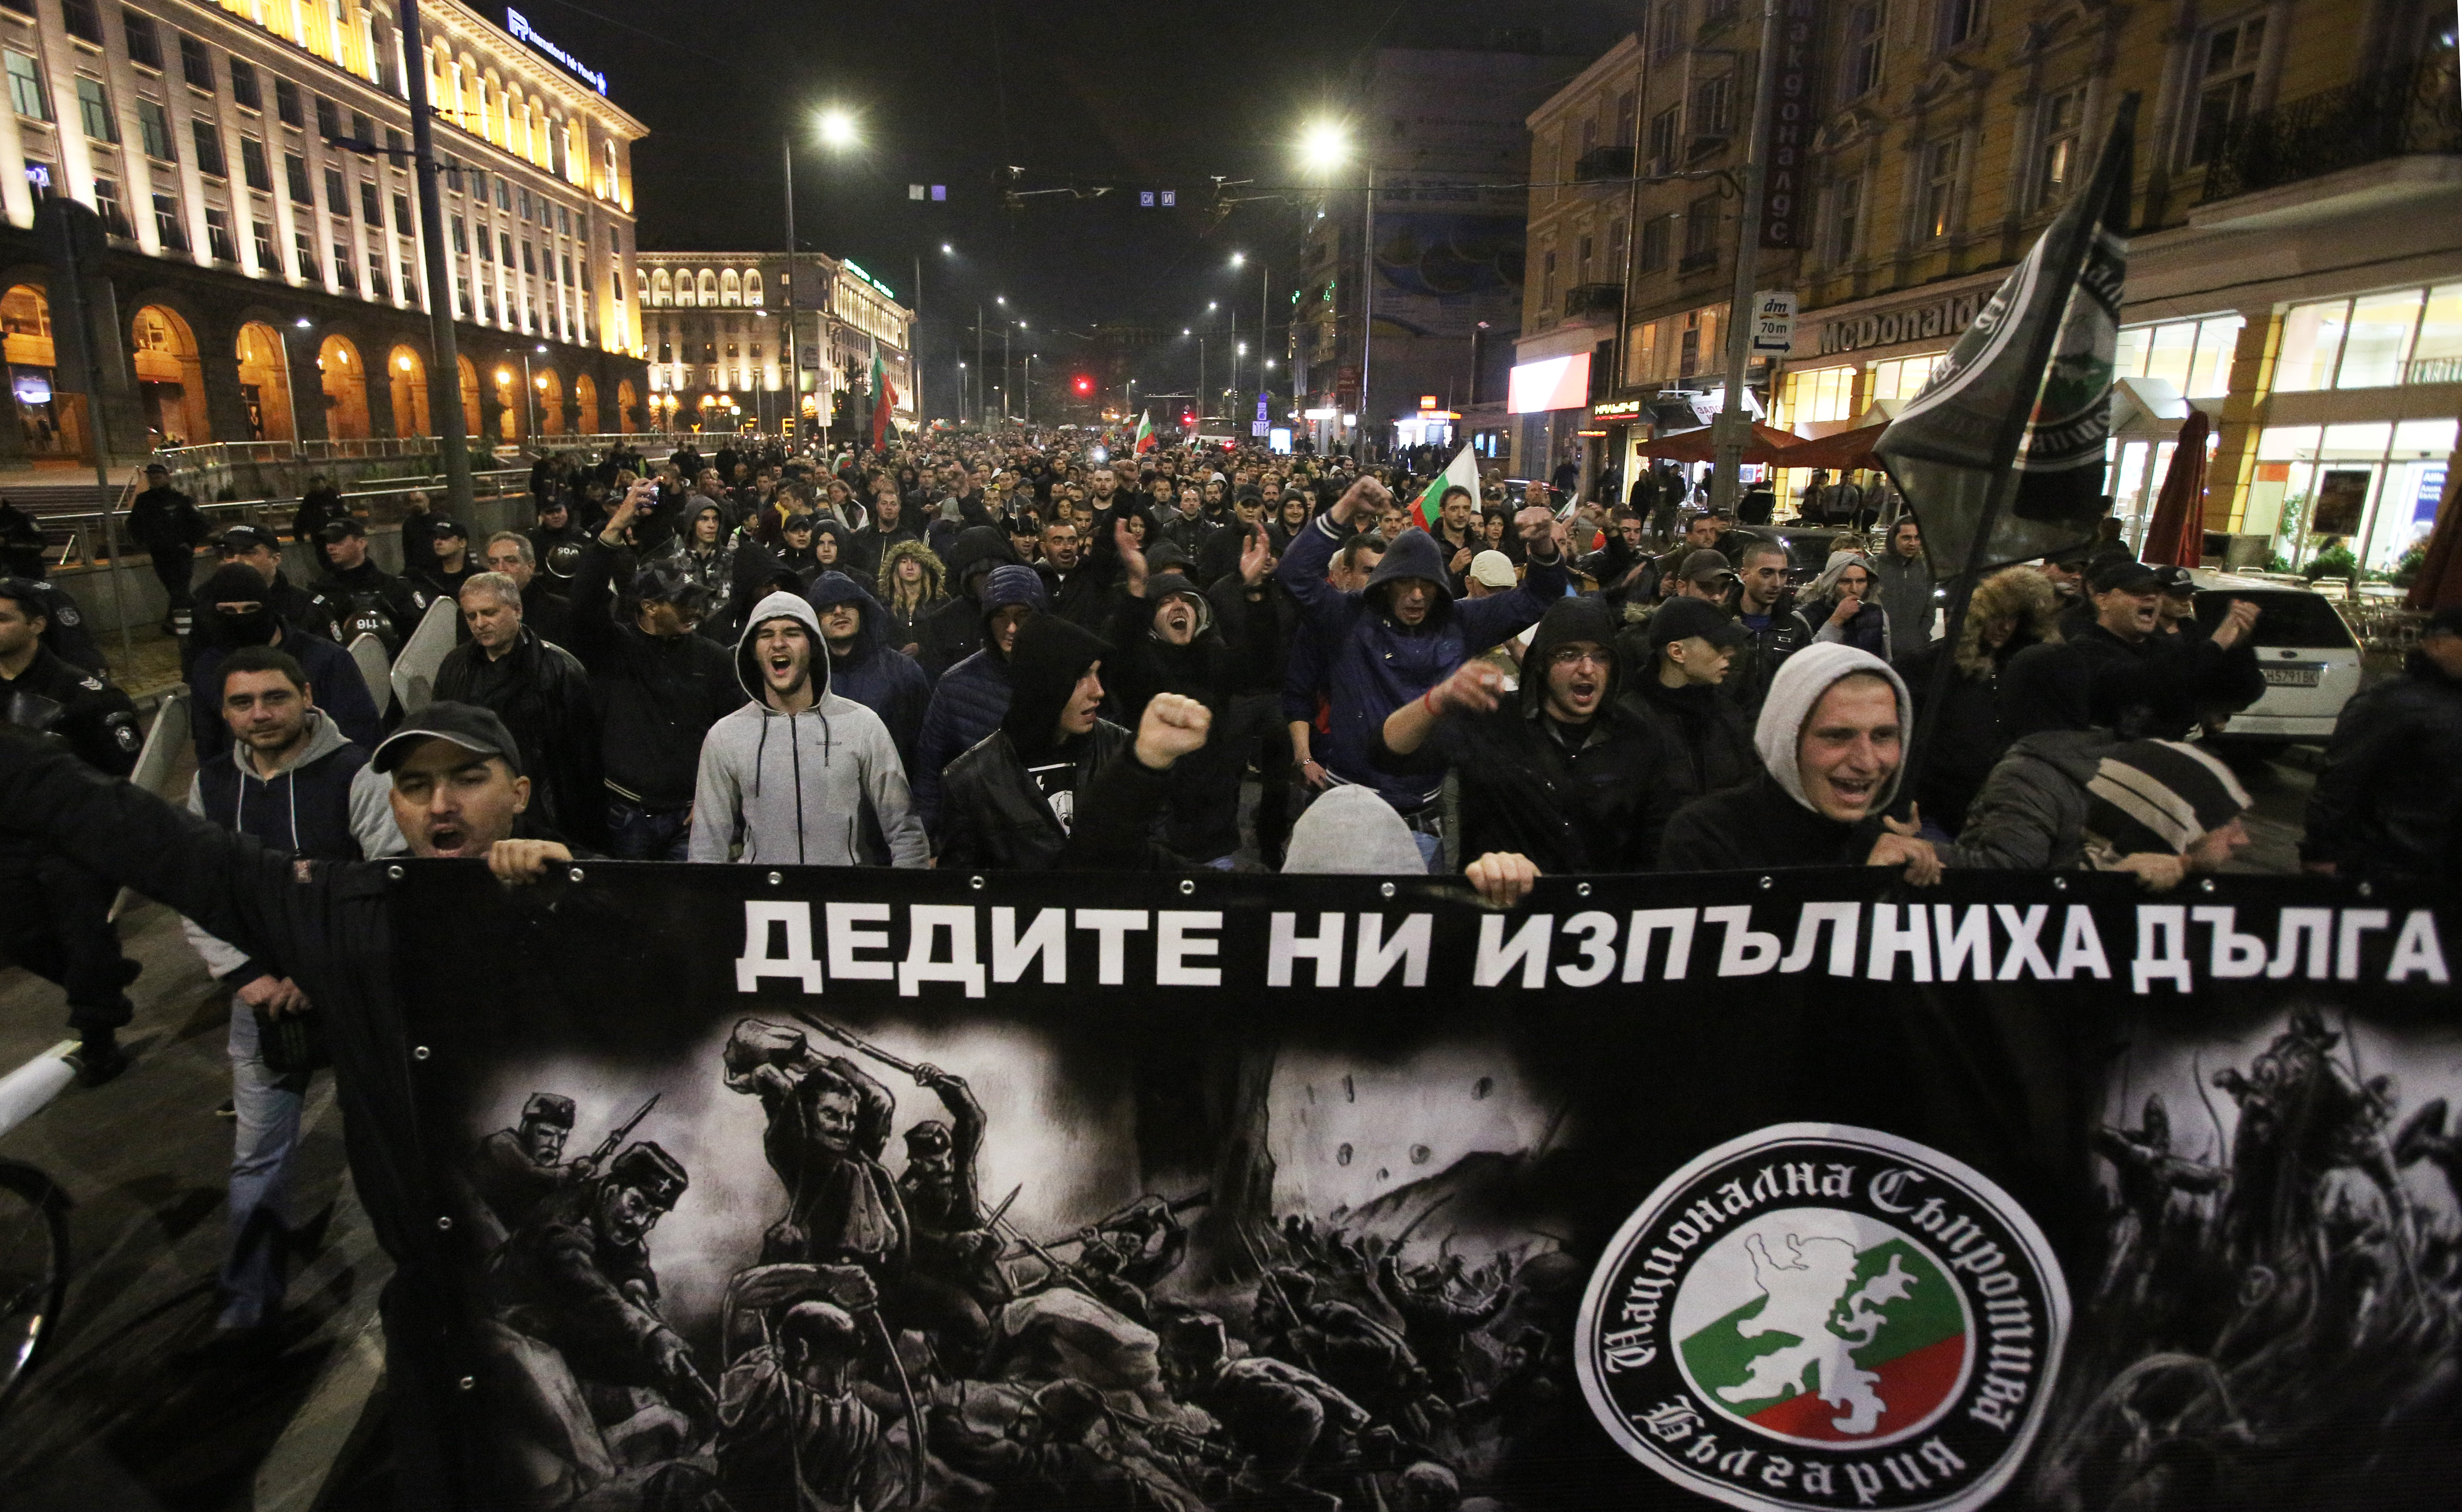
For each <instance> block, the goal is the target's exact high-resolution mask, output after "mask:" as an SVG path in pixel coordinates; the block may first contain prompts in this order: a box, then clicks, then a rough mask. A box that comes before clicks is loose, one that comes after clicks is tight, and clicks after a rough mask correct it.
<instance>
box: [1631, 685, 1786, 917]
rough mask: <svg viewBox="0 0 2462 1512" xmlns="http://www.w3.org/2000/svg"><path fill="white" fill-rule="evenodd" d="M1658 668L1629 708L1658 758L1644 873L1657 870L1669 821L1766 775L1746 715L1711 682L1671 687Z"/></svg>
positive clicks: (1634, 690)
mask: <svg viewBox="0 0 2462 1512" xmlns="http://www.w3.org/2000/svg"><path fill="white" fill-rule="evenodd" d="M1657 670H1658V669H1657V668H1656V667H1655V666H1652V667H1650V668H1649V669H1648V670H1646V671H1644V672H1642V673H1640V674H1639V675H1638V676H1636V677H1635V678H1634V679H1633V680H1631V682H1630V683H1629V684H1628V686H1629V687H1630V688H1631V692H1629V693H1627V694H1626V695H1625V696H1624V701H1623V702H1624V705H1625V707H1626V709H1627V710H1628V711H1629V712H1630V713H1631V715H1632V716H1633V717H1634V718H1637V719H1638V720H1639V721H1640V722H1641V724H1642V725H1643V726H1644V727H1645V728H1646V729H1648V731H1649V732H1650V738H1651V744H1652V749H1653V753H1654V759H1653V760H1652V765H1651V770H1650V776H1649V778H1648V779H1647V785H1646V790H1647V792H1648V794H1649V799H1648V802H1647V804H1646V806H1645V809H1644V813H1643V818H1642V827H1643V832H1642V854H1643V860H1642V869H1646V868H1648V867H1650V866H1654V865H1655V864H1656V863H1657V859H1658V847H1659V842H1660V840H1661V838H1662V837H1663V836H1664V835H1665V834H1666V832H1667V822H1668V821H1669V820H1670V819H1673V818H1674V817H1675V810H1678V809H1681V808H1683V807H1684V806H1685V805H1686V804H1688V803H1691V802H1692V801H1693V800H1694V799H1695V798H1700V797H1705V796H1707V795H1709V794H1711V793H1714V792H1719V791H1722V790H1724V789H1726V788H1735V787H1739V786H1741V785H1742V784H1744V783H1748V782H1750V781H1752V780H1753V778H1754V777H1755V776H1756V775H1758V774H1759V773H1760V765H1761V759H1760V754H1759V753H1757V752H1756V751H1755V750H1754V749H1753V732H1752V730H1751V728H1750V727H1749V726H1747V725H1746V724H1744V716H1743V714H1742V713H1741V712H1740V711H1739V710H1738V709H1737V707H1736V706H1735V705H1734V704H1733V703H1731V702H1727V700H1726V699H1725V698H1724V697H1723V696H1721V695H1720V693H1719V691H1718V690H1717V688H1716V687H1713V686H1710V685H1708V684H1696V685H1692V686H1687V687H1680V688H1671V687H1669V686H1667V685H1666V684H1665V683H1663V682H1661V681H1659V680H1658V677H1657Z"/></svg>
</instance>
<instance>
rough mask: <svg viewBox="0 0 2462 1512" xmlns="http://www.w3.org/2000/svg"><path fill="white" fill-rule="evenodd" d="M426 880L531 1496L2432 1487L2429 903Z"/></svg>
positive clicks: (1450, 1500) (2433, 1188)
mask: <svg viewBox="0 0 2462 1512" xmlns="http://www.w3.org/2000/svg"><path fill="white" fill-rule="evenodd" d="M403 874H404V875H402V876H401V878H400V880H399V881H397V882H396V884H395V887H396V892H397V903H398V911H397V937H396V938H397V939H398V940H401V941H403V944H402V945H401V947H400V961H399V970H400V980H401V981H402V983H403V984H404V1004H405V1013H406V1022H407V1025H408V1027H409V1037H410V1041H411V1043H410V1045H409V1046H408V1047H406V1048H405V1055H406V1062H405V1064H407V1065H408V1066H409V1068H410V1072H409V1074H410V1075H411V1076H412V1078H413V1080H414V1084H415V1086H416V1089H417V1091H418V1097H419V1104H420V1109H421V1112H420V1118H419V1127H418V1129H417V1130H415V1131H401V1132H399V1145H400V1150H401V1151H402V1152H404V1154H403V1157H404V1158H405V1159H410V1160H414V1161H419V1162H423V1163H424V1164H425V1166H426V1170H425V1172H424V1176H425V1178H426V1179H425V1184H426V1185H427V1186H428V1187H429V1188H430V1189H431V1190H433V1191H434V1192H436V1193H437V1194H438V1197H437V1201H438V1202H439V1204H440V1206H442V1207H443V1208H444V1209H445V1211H443V1212H441V1213H439V1214H438V1215H436V1220H435V1221H434V1222H433V1223H432V1225H423V1226H432V1227H433V1229H435V1230H436V1231H439V1232H441V1233H442V1234H443V1236H444V1242H445V1246H446V1252H447V1254H448V1255H449V1257H450V1259H449V1262H448V1263H447V1264H446V1265H445V1266H444V1267H443V1268H444V1270H445V1272H446V1274H445V1276H444V1277H443V1285H441V1286H439V1287H436V1288H432V1289H430V1290H428V1291H425V1292H423V1293H422V1295H423V1296H427V1297H431V1298H433V1299H435V1300H434V1301H433V1302H432V1303H431V1304H430V1305H431V1306H433V1307H436V1308H437V1309H438V1310H439V1311H440V1312H441V1313H442V1314H443V1315H442V1316H439V1317H436V1318H433V1319H421V1320H418V1323H419V1325H420V1328H421V1336H422V1337H431V1338H434V1339H438V1340H442V1341H443V1342H442V1344H441V1345H440V1346H439V1348H440V1349H441V1350H443V1353H442V1355H440V1356H439V1358H440V1359H441V1361H442V1363H443V1371H442V1372H441V1373H439V1374H438V1376H437V1379H436V1381H435V1382H434V1385H435V1387H436V1392H435V1395H436V1397H437V1400H435V1401H434V1402H433V1403H432V1404H430V1405H431V1406H432V1408H433V1410H434V1415H435V1418H436V1420H437V1421H440V1422H443V1423H444V1424H446V1425H448V1429H449V1431H450V1432H451V1433H452V1434H453V1435H454V1436H456V1437H457V1438H458V1440H459V1442H458V1444H457V1445H456V1447H457V1449H458V1452H459V1456H460V1459H461V1461H462V1462H464V1463H465V1464H467V1465H469V1466H471V1467H472V1470H471V1474H472V1475H474V1476H475V1477H477V1478H478V1479H479V1480H482V1481H484V1482H485V1483H484V1484H483V1485H479V1486H475V1487H473V1488H472V1490H471V1491H470V1493H469V1496H468V1500H467V1504H469V1505H474V1506H489V1507H497V1506H502V1507H531V1506H540V1507H545V1506H586V1507H636V1506H638V1507H677V1508H682V1507H690V1508H697V1509H702V1512H714V1509H719V1508H732V1509H734V1512H754V1509H762V1508H773V1507H775V1508H808V1507H810V1508H817V1507H849V1508H852V1507H856V1506H861V1507H863V1508H866V1509H872V1508H884V1507H895V1506H902V1505H913V1504H921V1505H932V1506H944V1507H953V1508H954V1507H988V1508H1017V1507H1064V1506H1065V1507H1079V1506H1083V1507H1090V1508H1091V1507H1102V1508H1112V1507H1155V1508H1185V1509H1195V1508H1199V1507H1220V1508H1232V1507H1276V1508H1321V1509H1331V1508H1335V1507H1345V1508H1360V1509H1370V1508H1392V1509H1397V1512H1399V1509H1437V1508H1452V1507H1457V1506H1460V1507H1477V1508H1486V1509H1500V1508H1501V1509H1519V1508H1577V1507H1578V1508H1595V1507H1627V1506H1637V1505H1638V1506H1657V1505H1667V1506H1682V1505H1701V1504H1704V1501H1705V1499H1709V1500H1714V1501H1721V1502H1725V1503H1728V1504H1731V1505H1736V1506H1742V1507H1756V1508H1799V1507H1838V1508H1863V1507H1871V1508H1884V1507H1886V1508H1965V1507H1972V1506H1979V1505H1983V1504H1985V1503H1987V1502H1993V1501H1996V1499H1997V1500H1998V1504H2002V1505H2025V1506H2041V1507H2046V1508H2051V1507H2059V1508H2103V1507H2115V1508H2116V1507H2128V1508H2144V1509H2155V1508H2173V1507H2182V1508H2186V1507H2207V1506H2214V1507H2222V1506H2231V1507H2272V1506H2280V1507H2293V1506H2323V1505H2356V1504H2366V1505H2370V1506H2386V1505H2397V1504H2408V1503H2410V1502H2419V1503H2422V1504H2424V1503H2425V1502H2426V1501H2428V1499H2429V1497H2430V1487H2434V1488H2436V1494H2437V1495H2438V1496H2439V1497H2441V1496H2442V1495H2443V1494H2444V1488H2446V1487H2448V1486H2450V1485H2451V1483H2452V1481H2451V1476H2452V1474H2453V1472H2454V1471H2455V1470H2456V1469H2457V1468H2462V1465H2457V1464H2456V1462H2455V1461H2456V1458H2462V1457H2457V1451H2456V1449H2455V1445H2456V1443H2457V1441H2462V1436H2457V1435H2456V1433H2455V1428H2456V1426H2457V1423H2456V1418H2457V1415H2462V1412H2457V1401H2456V1397H2457V1393H2462V1385H2457V1381H2458V1380H2462V1375H2457V1372H2456V1371H2455V1369H2454V1367H2453V1364H2452V1361H2453V1358H2454V1342H2455V1341H2454V1327H2455V1320H2456V1312H2457V1302H2458V1301H2462V1280H2457V1270H2462V1265H2457V1253H2462V1250H2457V1234H2458V1233H2462V1223H2457V1208H2456V1194H2455V1189H2454V1183H2455V1181H2456V1180H2457V1179H2462V1177H2457V1174H2456V1173H2457V1172H2462V1139H2457V1137H2456V1132H2455V1131H2452V1130H2451V1129H2450V1128H2449V1125H2448V1121H2447V1108H2448V1104H2449V1102H2450V1101H2451V1099H2452V1098H2454V1097H2455V1096H2456V1095H2462V1012H2457V1010H2456V1007H2455V1003H2454V998H2453V994H2452V989H2451V980H2450V977H2451V973H2450V969H2449V960H2448V956H2447V943H2446V942H2447V941H2448V940H2451V938H2452V930H2453V928H2454V925H2455V918H2454V915H2453V913H2452V912H2451V910H2450V909H2448V910H2446V911H2444V912H2442V913H2440V912H2439V910H2438V908H2437V906H2436V904H2435V902H2434V901H2433V900H2431V899H2430V898H2429V897H2428V896H2425V895H2424V894H2423V895H2420V896H2396V895H2394V894H2392V893H2390V892H2383V891H2381V892H2380V893H2379V894H2378V895H2377V896H2365V894H2364V893H2363V892H2362V891H2360V890H2355V889H2350V888H2347V887H2342V886H2338V885H2335V884H2330V883H2325V882H2319V881H2314V880H2308V879H2264V878H2231V879H2224V880H2222V881H2219V882H2215V883H2209V884H2199V885H2198V887H2197V888H2196V889H2195V890H2191V891H2184V892H2183V893H2182V894H2180V895H2176V896H2149V895H2147V894H2145V893H2143V892H2142V891H2140V890H2138V889H2137V887H2136V885H2135V883H2134V882H2133V880H2131V879H2128V878H2124V877H2098V876H2091V875H2067V876H2055V875H2044V876H2006V875H2000V876H1979V875H1978V876H1963V877H1960V876H1953V878H1952V879H1951V881H1950V882H1948V883H1946V884H1944V885H1943V886H1942V887H1939V888H1935V889H1932V890H1928V891H1924V892H1920V893H1915V892H1910V891H1909V890H1907V889H1905V888H1903V887H1902V886H1899V885H1898V884H1896V883H1895V882H1894V881H1893V880H1892V879H1891V878H1890V877H1889V876H1888V875H1884V874H1879V873H1799V874H1780V875H1775V876H1766V877H1764V876H1754V875H1739V876H1720V877H1707V878H1705V877H1697V876H1693V877H1630V878H1628V877H1618V878H1593V879H1588V880H1578V879H1571V878H1566V879H1555V878H1550V879H1546V880H1544V881H1543V882H1542V883H1541V885H1540V887H1539V890H1538V892H1537V893H1536V894H1535V895H1534V896H1532V898H1531V899H1530V900H1529V902H1528V903H1527V905H1526V906H1524V907H1523V908H1522V909H1520V910H1516V911H1513V912H1511V913H1498V912H1492V911H1489V910H1486V909H1482V908H1480V907H1479V906H1477V905H1476V904H1475V903H1473V902H1472V901H1471V900H1470V899H1469V898H1468V896H1467V894H1466V893H1465V891H1464V890H1463V889H1462V888H1461V887H1459V886H1458V884H1453V883H1448V882H1445V881H1442V880H1435V879H1431V880H1419V879H1411V880H1395V881H1391V882H1387V881H1379V880H1377V879H1373V878H1269V877H1240V876H1229V875H1206V876H1201V877H1198V878H1194V879H1188V880H1182V879H1178V878H1156V877H1139V876H1112V875H1084V876H1079V875H1065V876H1047V877H1009V876H984V877H968V876H964V875H937V874H897V873H884V872H861V873H855V872H844V871H820V870H797V871H787V872H767V871H763V870H760V869H757V868H743V867H720V866H707V867H672V866H658V867H653V866H639V865H621V864H615V863H594V864H592V865H589V866H587V867H583V868H576V869H574V871H573V872H572V874H571V875H569V876H563V877H559V878H557V879H555V880H553V881H551V882H550V883H548V884H546V885H543V886H540V887H535V888H529V889H517V890H511V891H509V892H508V890H506V889H503V888H501V887H499V886H498V885H497V884H495V883H494V882H492V881H490V880H488V879H487V878H486V876H485V875H484V874H482V873H479V872H478V871H477V869H475V868H470V867H464V866H456V865H450V864H410V865H407V866H405V867H404V868H403Z"/></svg>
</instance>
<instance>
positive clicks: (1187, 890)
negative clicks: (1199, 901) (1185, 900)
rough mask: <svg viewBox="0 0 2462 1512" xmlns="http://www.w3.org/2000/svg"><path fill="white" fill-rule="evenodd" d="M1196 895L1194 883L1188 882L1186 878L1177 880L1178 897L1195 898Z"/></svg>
mask: <svg viewBox="0 0 2462 1512" xmlns="http://www.w3.org/2000/svg"><path fill="white" fill-rule="evenodd" d="M1196 893H1197V884H1196V883H1195V882H1192V881H1190V880H1189V879H1188V878H1186V877H1181V878H1180V879H1179V896H1182V897H1193V896H1196Z"/></svg>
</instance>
